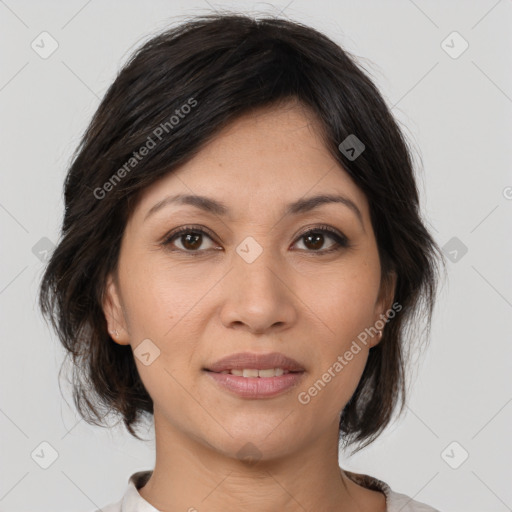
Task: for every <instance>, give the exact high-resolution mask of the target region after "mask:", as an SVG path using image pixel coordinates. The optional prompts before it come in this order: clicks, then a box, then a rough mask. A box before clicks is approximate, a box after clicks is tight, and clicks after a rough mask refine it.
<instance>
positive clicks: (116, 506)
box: [92, 500, 123, 512]
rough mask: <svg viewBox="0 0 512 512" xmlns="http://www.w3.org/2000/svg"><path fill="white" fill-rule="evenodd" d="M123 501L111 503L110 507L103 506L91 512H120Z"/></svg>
mask: <svg viewBox="0 0 512 512" xmlns="http://www.w3.org/2000/svg"><path fill="white" fill-rule="evenodd" d="M122 504H123V500H120V501H117V502H116V503H111V504H110V505H105V506H104V507H101V508H99V509H96V510H94V511H92V512H122V510H123V508H122Z"/></svg>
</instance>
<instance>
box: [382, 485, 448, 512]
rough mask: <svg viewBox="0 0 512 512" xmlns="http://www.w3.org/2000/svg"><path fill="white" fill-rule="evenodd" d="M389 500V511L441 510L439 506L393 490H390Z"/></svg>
mask: <svg viewBox="0 0 512 512" xmlns="http://www.w3.org/2000/svg"><path fill="white" fill-rule="evenodd" d="M387 502H388V510H387V512H398V511H400V512H440V511H439V510H438V509H437V508H433V507H431V506H430V505H427V504H426V503H422V502H421V501H416V500H413V499H412V498H410V497H409V496H406V495H405V494H401V493H399V492H395V491H392V490H390V491H389V494H388V496H387Z"/></svg>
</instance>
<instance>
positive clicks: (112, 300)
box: [102, 273, 130, 345]
mask: <svg viewBox="0 0 512 512" xmlns="http://www.w3.org/2000/svg"><path fill="white" fill-rule="evenodd" d="M102 308H103V313H104V314H105V319H106V320H107V327H108V332H109V334H110V337H111V338H112V340H113V341H115V342H116V343H119V345H129V344H130V337H129V336H128V330H127V328H126V318H125V314H124V310H123V307H122V305H121V300H120V295H119V286H118V285H117V283H116V279H115V276H114V275H113V274H112V273H110V274H109V275H108V277H107V282H106V285H105V292H104V294H103V304H102Z"/></svg>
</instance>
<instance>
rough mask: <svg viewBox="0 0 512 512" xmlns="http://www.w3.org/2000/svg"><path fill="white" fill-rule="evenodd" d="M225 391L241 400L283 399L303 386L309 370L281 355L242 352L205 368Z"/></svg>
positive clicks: (205, 371)
mask: <svg viewBox="0 0 512 512" xmlns="http://www.w3.org/2000/svg"><path fill="white" fill-rule="evenodd" d="M202 370H203V371H204V373H205V374H206V375H208V376H209V377H210V378H211V379H212V380H213V382H214V383H215V384H216V385H217V386H219V387H220V388H221V389H223V390H224V391H227V392H229V393H230V394H235V395H236V396H238V397H240V398H250V399H263V398H272V397H275V396H277V395H280V394H282V393H284V392H286V391H289V390H290V389H292V388H294V387H296V386H297V385H299V383H300V382H301V381H302V379H303V374H304V373H305V371H306V370H305V368H304V367H303V366H302V365H300V364H299V363H298V362H297V361H295V360H294V359H292V358H291V357H288V356H285V355H284V354H281V353H279V352H272V353H269V354H258V353H254V352H253V353H251V352H240V353H237V354H231V355H229V356H227V357H224V358H222V359H220V360H218V361H216V362H215V363H213V364H210V365H208V366H207V367H204V368H202Z"/></svg>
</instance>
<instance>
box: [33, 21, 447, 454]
mask: <svg viewBox="0 0 512 512" xmlns="http://www.w3.org/2000/svg"><path fill="white" fill-rule="evenodd" d="M289 100H296V101H298V102H299V104H300V105H303V106H305V107H306V108H307V109H308V111H310V112H313V113H314V115H316V118H317V120H318V121H319V126H321V128H322V132H321V134H319V135H320V136H321V137H322V140H323V142H324V143H325V147H326V148H327V150H328V151H329V152H330V153H331V154H332V155H333V157H334V158H335V159H336V160H337V161H338V162H339V163H340V164H341V165H342V167H343V168H344V169H345V170H346V172H347V173H348V174H349V175H350V176H351V178H352V179H353V180H354V181H355V183H356V184H357V185H358V186H359V187H360V188H361V189H362V191H363V192H364V193H365V195H366V197H367V199H368V202H369V208H370V214H371V222H372V226H373V230H374V233H375V236H376V241H377V246H378V252H379V258H380V263H381V269H382V279H383V280H385V279H387V278H389V276H390V275H391V274H392V273H394V274H395V275H396V279H397V280H396V288H395V295H394V301H396V302H397V303H398V304H400V306H401V311H400V314H398V315H396V317H395V318H393V320H390V321H389V322H388V325H387V326H386V328H385V329H384V332H383V337H382V339H381V341H380V343H378V344H377V345H376V346H374V347H373V348H371V349H370V352H369V357H368V360H367V363H366V366H365V368H364V371H363V374H362V377H361V380H360V382H359V384H358V386H357V388H356V390H355V392H354V394H353V396H352V397H351V399H350V400H349V402H348V403H347V405H346V407H345V408H344V410H343V411H342V414H341V417H340V423H339V441H340V443H342V444H343V445H344V446H348V445H350V444H352V443H356V444H359V445H360V446H359V448H358V450H359V449H361V448H362V447H364V446H366V445H367V444H369V443H370V442H372V441H373V440H374V439H375V438H376V437H377V436H378V435H379V434H380V433H381V432H382V430H383V429H384V428H385V427H386V425H387V424H388V423H389V422H390V419H391V417H392V414H393V412H394V411H395V409H396V408H397V406H398V405H399V404H400V413H401V412H402V410H403V408H404V404H405V395H406V386H405V382H406V380H405V378H404V377H405V376H406V374H405V370H406V367H407V365H406V364H405V362H406V360H407V358H406V357H405V355H406V353H407V351H408V349H409V347H410V346H411V344H412V342H413V341H415V339H416V336H411V335H410V329H409V330H408V329H407V327H409V328H413V329H414V328H416V326H417V320H418V319H419V318H420V316H421V317H422V318H426V320H427V322H426V327H427V331H428V332H429V333H430V324H431V318H432V312H433V308H434V305H435V295H436V288H437V283H438V271H439V269H440V265H439V263H440V262H442V263H443V266H444V265H445V262H444V259H443V255H442V252H441V251H440V249H439V248H438V246H437V245H436V243H435V242H434V240H433V238H432V237H431V235H430V234H429V232H428V230H427V228H426V226H425V225H424V223H423V221H422V219H421V215H420V211H419V194H418V188H417V185H416V182H415V177H414V170H413V159H412V156H411V152H410V148H409V146H408V144H407V142H406V139H405V137H404V135H403V134H402V132H401V130H400V128H399V127H398V125H397V122H396V121H395V120H394V118H393V116H392V115H391V112H390V110H389V109H388V107H387V106H386V104H385V102H384V100H383V98H382V97H381V95H380V94H379V92H378V90H377V88H376V86H375V85H374V84H373V82H372V80H371V79H370V78H369V76H368V75H367V73H366V72H365V71H363V69H362V68H361V67H360V66H359V65H358V64H357V63H356V58H355V57H353V56H351V55H350V54H349V53H348V52H347V51H346V50H343V49H342V48H341V47H340V46H339V45H338V44H336V43H334V42H333V41H332V40H331V39H329V38H328V37H327V36H325V35H323V34H322V33H320V32H318V31H317V30H315V29H313V28H311V27H308V26H306V25H303V24H301V23H298V22H293V21H289V20H286V19H282V18H274V17H264V18H260V19H258V18H257V17H250V16H247V15H242V14H238V13H223V14H208V15H201V16H197V17H194V18H190V19H188V20H187V21H186V22H184V23H180V24H179V25H177V26H175V27H172V28H170V29H167V30H166V31H164V32H162V33H160V34H158V35H156V36H153V37H152V38H151V39H150V40H148V41H147V42H146V43H145V44H143V45H142V46H141V47H140V48H139V49H138V50H137V51H136V52H135V53H134V54H133V55H132V56H131V57H130V59H129V60H128V62H127V63H126V64H125V65H124V66H123V68H122V69H121V71H120V72H119V73H118V75H117V77H116V79H115V80H114V82H113V83H112V84H111V86H110V88H109V89H108V91H107V93H106V95H105V97H104V98H103V100H102V101H101V103H100V105H99V107H98V109H97V110H96V112H95V114H94V116H93V118H92V120H91V122H90V124H89V126H88V127H87V129H86V131H85V133H84V135H83V137H82V139H81V142H80V144H79V146H78V147H77V149H76V151H75V153H74V155H73V157H72V161H71V164H70V167H69V169H68V173H67V176H66V180H65V184H64V197H65V214H64V219H63V224H62V232H61V237H60V240H59V242H58V245H57V247H56V248H55V250H54V252H53V254H52V256H51V258H50V260H49V262H48V265H47V267H46V269H45V273H44V276H43V278H42V282H41V287H40V290H39V305H40V307H41V310H42V312H43V315H44V316H45V317H47V318H49V320H50V322H51V325H52V327H53V328H54V329H55V331H56V332H57V334H58V336H59V339H60V341H61V342H62V344H63V346H64V347H65V349H66V351H67V355H68V356H69V357H70V358H71V360H72V363H73V398H74V402H75V405H76V406H77V408H78V411H79V413H80V414H81V416H82V418H84V419H85V420H86V421H87V422H88V423H90V424H95V425H98V426H102V425H103V424H104V418H105V415H106V413H112V412H113V413H115V414H116V415H117V416H119V415H120V416H121V417H122V420H123V422H124V425H125V426H126V428H127V430H128V431H129V432H130V434H131V435H133V436H134V437H136V438H138V439H140V438H139V436H138V435H137V433H136V432H135V430H134V426H136V425H137V424H138V422H139V421H140V420H141V419H143V418H144V417H146V418H149V417H150V416H151V415H152V414H153V402H152V399H151V397H150V396H149V394H148V392H147V390H146V389H145V387H144V385H143V383H142V381H141V379H140V377H139V374H138V371H137V368H136V365H135V361H134V356H133V352H132V348H131V347H130V346H129V345H124V346H120V345H119V344H117V343H114V342H113V341H112V339H111V338H110V335H109V333H108V330H107V322H106V319H105V315H104V312H103V309H102V303H103V297H104V293H105V285H106V278H107V276H108V274H109V273H110V272H113V271H114V272H115V270H116V268H117V262H118V257H119V250H120V242H121V239H122V236H123V232H124V229H125V226H126V224H127V221H128V219H129V216H130V214H131V212H132V211H133V207H134V205H135V204H136V203H137V201H138V199H139V197H140V193H141V191H143V190H144V189H145V188H146V187H148V186H149V185H150V184H152V183H153V182H155V181H156V180H158V179H159V178H161V177H163V176H164V175H166V174H167V173H169V172H172V171H173V169H175V168H177V167H178V166H179V165H182V164H183V163H185V162H186V161H188V160H190V159H191V158H192V157H193V156H194V155H195V154H197V153H198V152H199V151H200V150H201V148H202V147H203V146H204V145H205V143H207V142H208V141H209V140H212V138H213V137H214V136H215V135H216V134H217V133H218V132H219V130H220V129H221V128H223V127H224V126H225V125H226V124H227V123H229V122H231V121H233V120H235V119H236V118H238V117H239V116H241V115H242V114H246V113H248V112H251V111H253V110H255V109H258V108H261V107H279V106H282V105H284V104H285V103H286V102H288V101H289ZM349 135H355V136H356V137H357V139H359V140H360V141H361V142H362V143H363V144H364V151H363V152H362V153H361V154H360V155H359V156H358V157H357V158H351V157H350V156H351V155H350V154H346V153H343V152H342V151H341V150H340V147H339V146H340V143H342V142H343V141H344V140H345V139H346V138H347V137H348V136H349ZM143 147H146V148H147V151H145V152H144V154H145V156H144V157H143V158H139V157H138V156H137V155H139V153H140V155H142V153H143V150H142V148H143ZM134 152H136V153H134ZM140 155H139V156H140ZM407 333H409V336H408V335H407ZM356 451H357V450H356Z"/></svg>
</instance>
